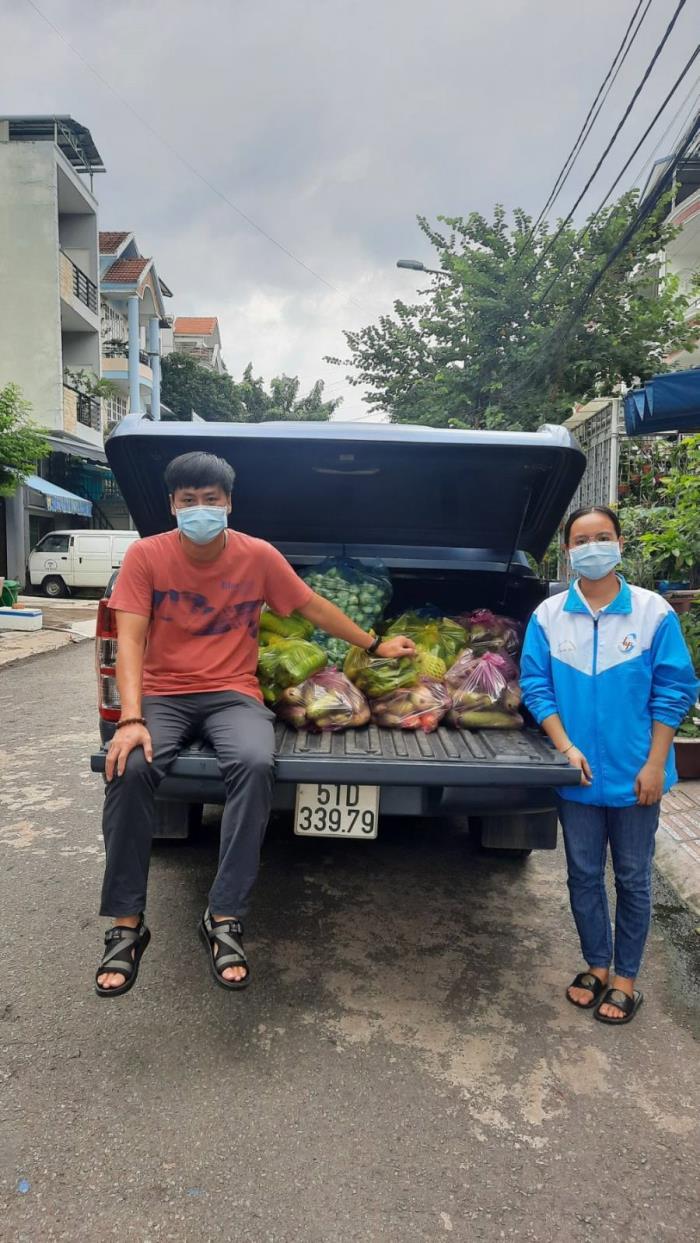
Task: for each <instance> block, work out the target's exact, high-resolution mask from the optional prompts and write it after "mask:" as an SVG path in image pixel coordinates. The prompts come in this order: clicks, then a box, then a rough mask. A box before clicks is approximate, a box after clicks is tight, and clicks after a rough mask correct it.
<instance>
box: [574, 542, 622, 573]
mask: <svg viewBox="0 0 700 1243" xmlns="http://www.w3.org/2000/svg"><path fill="white" fill-rule="evenodd" d="M621 560H622V553H621V551H620V544H619V542H618V541H617V540H593V541H592V542H590V543H588V544H582V545H581V546H580V547H579V548H571V549H569V561H570V562H571V568H572V570H573V571H574V574H580V575H582V576H583V578H590V579H593V580H594V581H595V580H596V579H599V578H605V575H606V574H609V573H610V571H611V570H614V569H615V566H616V565H619V564H620V561H621Z"/></svg>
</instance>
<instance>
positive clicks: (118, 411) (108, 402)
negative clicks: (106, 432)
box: [103, 394, 126, 427]
mask: <svg viewBox="0 0 700 1243" xmlns="http://www.w3.org/2000/svg"><path fill="white" fill-rule="evenodd" d="M103 402H104V411H105V414H106V416H107V426H108V427H114V424H115V423H118V422H119V420H120V419H123V418H124V415H125V414H126V397H122V396H121V394H117V395H115V394H112V395H111V396H110V397H105V398H103Z"/></svg>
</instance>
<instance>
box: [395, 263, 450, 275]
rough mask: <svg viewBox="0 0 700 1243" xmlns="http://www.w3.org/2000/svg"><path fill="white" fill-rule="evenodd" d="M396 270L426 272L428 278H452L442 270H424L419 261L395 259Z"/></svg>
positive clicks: (423, 265)
mask: <svg viewBox="0 0 700 1243" xmlns="http://www.w3.org/2000/svg"><path fill="white" fill-rule="evenodd" d="M396 266H397V268H408V270H409V272H427V273H428V275H429V276H452V273H451V272H446V271H445V269H444V268H426V266H425V264H424V263H421V261H420V259H397V260H396Z"/></svg>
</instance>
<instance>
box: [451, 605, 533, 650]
mask: <svg viewBox="0 0 700 1243" xmlns="http://www.w3.org/2000/svg"><path fill="white" fill-rule="evenodd" d="M454 620H455V621H456V622H457V624H458V625H460V626H463V627H464V629H465V630H466V632H467V635H468V637H469V647H470V648H471V649H472V651H473V652H474V653H475V655H477V656H482V655H483V654H484V652H508V653H509V654H510V655H511V656H517V654H518V652H519V651H520V645H521V643H522V637H523V629H522V626H521V625H520V622H517V621H513V618H512V617H501V616H500V615H499V614H498V613H492V612H491V610H490V609H476V610H475V611H474V612H472V613H463V614H462V615H461V616H460V617H455V619H454Z"/></svg>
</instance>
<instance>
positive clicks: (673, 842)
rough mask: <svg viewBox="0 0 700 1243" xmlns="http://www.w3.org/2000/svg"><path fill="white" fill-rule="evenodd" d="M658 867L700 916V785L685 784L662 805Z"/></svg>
mask: <svg viewBox="0 0 700 1243" xmlns="http://www.w3.org/2000/svg"><path fill="white" fill-rule="evenodd" d="M656 866H657V867H658V869H659V871H660V872H662V873H663V875H664V876H665V877H666V880H667V881H669V882H670V883H671V884H672V885H673V887H674V889H675V890H676V891H677V892H678V893H679V894H680V895H681V897H682V899H683V901H684V902H685V903H686V905H687V906H689V907H690V908H691V910H693V911H694V912H695V913H696V915H700V781H682V782H680V783H679V784H678V785H677V786H676V787H675V789H673V790H672V791H671V793H670V794H667V795H666V797H665V799H664V801H663V803H662V805H661V822H660V824H659V831H658V833H657V835H656Z"/></svg>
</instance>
